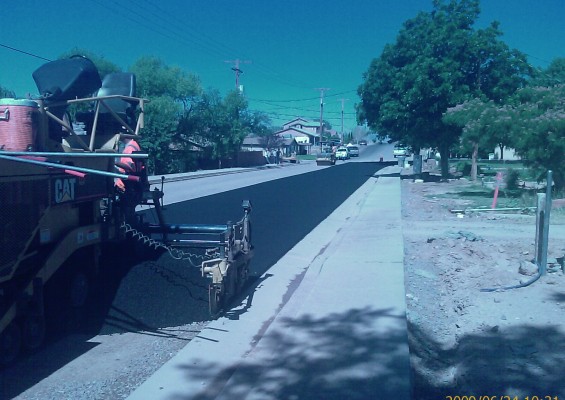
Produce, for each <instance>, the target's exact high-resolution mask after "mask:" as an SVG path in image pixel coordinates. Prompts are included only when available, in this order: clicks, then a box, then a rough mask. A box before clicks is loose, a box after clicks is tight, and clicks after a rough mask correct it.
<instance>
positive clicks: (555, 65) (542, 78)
mask: <svg viewBox="0 0 565 400" xmlns="http://www.w3.org/2000/svg"><path fill="white" fill-rule="evenodd" d="M563 84H565V58H556V59H554V60H553V61H552V62H551V64H549V66H548V67H547V69H545V70H540V71H537V73H536V76H535V78H534V79H533V80H532V83H531V85H532V86H555V85H563Z"/></svg>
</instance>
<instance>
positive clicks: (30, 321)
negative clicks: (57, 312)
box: [22, 314, 45, 350]
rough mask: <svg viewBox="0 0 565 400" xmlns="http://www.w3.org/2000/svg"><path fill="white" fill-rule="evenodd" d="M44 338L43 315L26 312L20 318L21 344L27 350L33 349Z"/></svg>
mask: <svg viewBox="0 0 565 400" xmlns="http://www.w3.org/2000/svg"><path fill="white" fill-rule="evenodd" d="M44 339H45V316H44V315H34V314H28V315H26V316H25V317H24V318H23V320H22V344H23V346H24V347H25V348H26V349H27V350H35V349H37V348H39V346H41V344H42V343H43V340H44Z"/></svg>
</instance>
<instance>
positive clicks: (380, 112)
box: [357, 0, 530, 176]
mask: <svg viewBox="0 0 565 400" xmlns="http://www.w3.org/2000/svg"><path fill="white" fill-rule="evenodd" d="M433 6H434V7H433V10H432V11H431V12H429V13H426V12H421V13H419V14H418V15H417V16H416V17H414V18H412V19H410V20H408V21H406V22H405V23H404V25H403V28H402V29H401V31H400V32H399V34H398V36H397V39H396V42H395V43H394V44H388V45H386V46H385V48H384V50H383V52H382V54H381V56H380V57H379V58H377V59H374V60H373V61H372V62H371V65H370V66H369V69H368V71H367V72H365V74H364V75H363V83H362V84H361V85H360V87H359V89H358V93H359V96H360V97H361V103H360V104H359V105H358V107H357V114H358V120H359V122H360V123H362V122H367V123H368V125H369V127H370V128H371V129H374V130H377V131H379V132H380V133H384V134H386V135H389V136H390V137H391V138H392V139H393V140H401V141H403V142H406V143H408V144H410V145H412V147H414V148H415V149H419V148H421V147H424V146H429V147H437V148H439V150H440V153H441V154H442V173H443V174H444V176H445V175H447V172H448V164H447V160H448V152H449V149H450V147H451V146H452V145H454V144H456V143H458V140H459V137H460V135H461V133H462V130H461V128H460V127H457V126H454V125H449V124H446V123H444V121H443V120H442V118H443V114H444V113H445V112H446V110H447V109H448V108H449V107H454V106H456V105H457V104H462V103H463V102H464V101H465V100H470V99H472V98H483V99H485V100H493V101H494V102H497V103H498V102H501V101H503V100H504V99H505V98H507V97H508V96H510V95H511V94H512V93H514V92H515V91H516V89H517V88H519V87H522V86H524V85H525V82H526V78H527V77H528V76H529V74H530V67H529V66H528V64H527V62H526V57H525V55H523V54H522V53H520V52H518V51H517V50H511V49H509V48H508V46H507V45H506V44H505V43H503V42H502V41H500V40H499V37H500V35H501V32H500V31H499V29H498V24H497V23H492V24H491V25H490V26H489V27H488V28H486V29H482V30H475V29H473V24H474V22H475V21H476V20H477V18H478V15H479V1H478V0H450V1H443V0H435V1H434V2H433Z"/></svg>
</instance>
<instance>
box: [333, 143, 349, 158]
mask: <svg viewBox="0 0 565 400" xmlns="http://www.w3.org/2000/svg"><path fill="white" fill-rule="evenodd" d="M335 158H336V159H337V160H347V159H349V151H348V150H347V147H344V146H341V147H338V148H337V150H336V151H335Z"/></svg>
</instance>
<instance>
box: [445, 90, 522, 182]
mask: <svg viewBox="0 0 565 400" xmlns="http://www.w3.org/2000/svg"><path fill="white" fill-rule="evenodd" d="M515 115H516V113H515V111H514V109H513V108H512V107H511V106H508V105H502V106H497V105H496V104H495V103H494V102H493V101H488V102H485V101H482V100H479V99H473V100H469V101H466V102H464V103H463V104H459V105H457V106H455V107H450V108H448V109H447V112H446V113H445V114H444V116H443V121H444V122H445V123H446V124H452V125H456V126H459V127H460V128H462V134H461V145H462V147H463V149H465V150H469V151H470V152H471V179H472V180H476V179H477V157H478V154H479V149H492V148H494V147H495V146H499V147H500V151H501V153H500V154H501V158H503V157H504V153H503V149H504V147H506V146H508V145H510V144H511V143H512V135H511V132H512V130H513V127H514V121H515Z"/></svg>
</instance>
